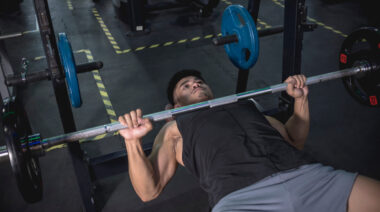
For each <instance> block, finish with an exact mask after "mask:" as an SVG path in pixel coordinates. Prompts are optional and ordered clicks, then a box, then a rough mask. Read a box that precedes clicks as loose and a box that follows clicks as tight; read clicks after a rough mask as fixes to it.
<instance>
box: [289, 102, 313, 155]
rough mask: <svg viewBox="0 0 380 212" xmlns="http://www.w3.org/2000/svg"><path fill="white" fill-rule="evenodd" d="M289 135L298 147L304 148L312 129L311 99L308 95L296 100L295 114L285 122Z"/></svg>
mask: <svg viewBox="0 0 380 212" xmlns="http://www.w3.org/2000/svg"><path fill="white" fill-rule="evenodd" d="M285 128H286V130H287V132H288V134H289V137H290V138H291V139H292V141H293V142H294V145H295V146H296V147H297V148H298V149H303V147H304V145H305V141H306V139H307V136H308V134H309V129H310V114H309V101H308V98H307V97H301V98H297V99H295V100H294V112H293V115H292V116H291V117H290V118H289V120H288V121H287V122H286V124H285Z"/></svg>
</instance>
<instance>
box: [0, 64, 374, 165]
mask: <svg viewBox="0 0 380 212" xmlns="http://www.w3.org/2000/svg"><path fill="white" fill-rule="evenodd" d="M379 67H380V65H379V64H377V63H370V62H368V61H362V63H361V64H360V65H358V66H355V67H352V68H347V69H343V70H339V71H334V72H330V73H326V74H321V75H316V76H312V77H309V78H307V81H306V85H308V86H309V85H313V84H319V83H322V82H326V81H330V80H334V79H340V78H343V77H349V76H353V75H357V74H371V73H374V72H377V71H378V70H379ZM286 87H287V83H279V84H276V85H272V86H269V87H265V88H261V89H256V90H251V91H246V92H242V93H238V94H233V95H229V96H225V97H220V98H216V99H212V100H208V101H204V102H200V103H196V104H192V105H188V106H184V107H179V108H174V109H171V110H164V111H160V112H156V113H151V114H147V115H145V116H143V118H148V119H149V120H151V121H154V122H157V121H162V120H165V119H168V118H172V117H173V116H175V115H179V114H183V113H186V112H191V111H196V110H199V109H203V108H213V107H217V106H221V105H226V104H230V103H234V102H237V101H238V100H241V99H246V98H252V97H256V96H260V95H266V94H274V93H278V92H282V91H286ZM126 128H127V127H125V126H124V125H122V124H120V122H114V123H110V124H104V125H100V126H96V127H93V128H89V129H85V130H80V131H77V132H72V133H67V134H62V135H58V136H54V137H50V138H46V139H41V140H38V139H37V140H35V141H33V142H23V143H22V147H23V149H30V150H31V151H32V152H33V151H41V150H44V149H47V148H49V147H52V146H56V145H59V144H63V143H67V142H73V141H78V140H80V139H84V138H89V137H92V136H97V135H101V134H104V133H111V132H115V131H118V130H121V129H126ZM7 156H8V154H7V150H6V148H4V146H3V147H0V161H3V159H1V158H4V157H7Z"/></svg>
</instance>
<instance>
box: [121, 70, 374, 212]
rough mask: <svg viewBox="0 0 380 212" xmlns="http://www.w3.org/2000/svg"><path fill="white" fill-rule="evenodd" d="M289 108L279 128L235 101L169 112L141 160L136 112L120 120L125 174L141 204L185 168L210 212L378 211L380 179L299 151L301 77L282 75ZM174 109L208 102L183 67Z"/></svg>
mask: <svg viewBox="0 0 380 212" xmlns="http://www.w3.org/2000/svg"><path fill="white" fill-rule="evenodd" d="M285 82H286V83H288V86H287V93H288V94H289V95H290V96H292V97H293V98H294V113H293V115H292V116H291V117H290V118H289V120H288V121H287V122H286V124H285V125H283V124H282V123H281V122H279V121H278V120H276V119H274V118H272V117H267V116H263V115H262V114H261V113H260V112H259V111H258V110H257V108H256V107H255V105H254V104H253V103H251V102H250V101H248V100H246V101H239V102H237V103H234V104H228V105H224V106H220V107H215V108H211V109H203V110H200V111H195V112H190V113H187V114H183V115H179V116H178V117H175V120H173V121H170V122H168V123H166V124H165V125H164V126H163V128H162V129H161V130H160V132H159V133H158V135H157V137H156V139H155V141H154V144H153V148H152V153H151V154H150V155H149V157H146V156H145V154H144V151H143V149H142V147H141V139H142V137H144V136H145V135H146V134H147V133H148V132H149V131H150V130H152V128H153V127H152V124H151V122H150V121H149V120H148V119H142V118H141V117H142V111H141V110H140V109H137V110H135V111H131V112H130V113H128V114H125V115H124V116H120V117H119V121H120V123H122V124H123V125H126V126H128V129H124V130H120V134H121V135H122V136H123V137H124V139H125V145H126V149H127V153H128V163H129V176H130V178H131V182H132V185H133V187H134V189H135V191H136V193H137V195H138V196H139V197H140V198H141V199H142V201H150V200H152V199H154V198H156V197H157V196H158V195H159V194H160V193H161V192H162V190H163V189H164V187H165V186H166V184H167V183H168V182H169V180H170V179H171V178H172V177H173V175H174V174H175V171H176V169H177V166H178V164H180V165H182V166H184V167H186V168H187V169H188V170H189V171H190V172H191V173H192V174H193V175H194V176H195V177H196V178H197V179H198V180H199V182H200V186H201V187H202V188H203V189H204V190H205V191H206V192H207V193H208V194H209V204H210V206H211V207H213V211H271V212H272V211H307V212H311V211H334V212H337V211H342V212H343V211H349V212H356V211H365V212H371V211H373V212H374V211H380V203H379V201H378V200H379V199H380V182H378V181H375V180H373V179H370V178H367V177H364V176H361V175H357V174H354V173H348V172H345V171H342V170H334V169H332V168H331V167H328V166H323V165H321V164H319V163H314V162H313V161H312V160H310V159H309V157H307V156H306V155H305V154H304V153H303V152H302V151H301V150H302V149H303V147H304V144H305V141H306V138H307V135H308V132H309V106H308V98H307V95H308V88H307V86H306V85H305V82H306V77H305V76H303V75H296V76H292V77H289V78H288V79H287V80H286V81H285ZM168 98H169V101H170V103H171V104H172V105H173V106H174V107H175V108H177V107H182V106H186V105H189V104H194V103H197V102H201V101H206V100H210V99H213V93H212V91H211V89H210V87H209V86H208V85H207V84H206V83H205V81H204V80H203V78H202V76H201V74H200V72H198V71H195V70H183V71H180V72H178V73H176V74H175V75H174V76H173V77H172V79H171V80H170V82H169V86H168Z"/></svg>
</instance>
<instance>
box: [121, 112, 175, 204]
mask: <svg viewBox="0 0 380 212" xmlns="http://www.w3.org/2000/svg"><path fill="white" fill-rule="evenodd" d="M119 121H120V123H122V124H124V125H127V126H132V127H128V129H124V130H120V134H121V135H122V136H123V137H124V140H125V146H126V149H127V155H128V169H129V177H130V179H131V182H132V185H133V188H134V189H135V191H136V193H137V195H138V196H139V197H140V198H141V200H142V201H144V202H146V201H150V200H152V199H155V198H156V197H157V196H158V195H159V194H160V193H161V192H162V190H163V188H164V187H165V185H166V184H167V183H168V182H169V180H170V179H171V177H172V176H173V175H174V173H175V170H176V168H177V162H176V158H175V152H173V147H172V146H173V142H170V140H169V139H170V138H169V137H168V136H170V130H168V129H170V125H171V123H168V124H166V125H165V126H164V127H163V128H162V129H161V130H160V132H159V134H158V135H157V137H156V139H155V141H154V144H153V149H152V154H151V155H150V156H149V158H147V157H146V156H145V153H144V151H143V148H142V146H141V139H142V137H143V136H145V135H146V134H147V133H148V132H149V131H150V130H151V129H152V124H151V123H150V121H149V120H148V119H141V110H136V111H131V112H130V113H129V114H125V115H124V116H121V117H119Z"/></svg>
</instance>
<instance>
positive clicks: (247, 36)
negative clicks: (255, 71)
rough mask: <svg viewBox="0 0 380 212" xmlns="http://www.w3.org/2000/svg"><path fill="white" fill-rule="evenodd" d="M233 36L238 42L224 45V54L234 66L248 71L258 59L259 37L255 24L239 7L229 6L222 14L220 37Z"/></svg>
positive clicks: (245, 11)
mask: <svg viewBox="0 0 380 212" xmlns="http://www.w3.org/2000/svg"><path fill="white" fill-rule="evenodd" d="M233 34H235V35H236V36H237V37H238V40H239V42H236V43H230V44H226V45H224V48H225V50H226V53H227V55H228V57H229V58H230V60H231V62H232V63H233V64H234V65H235V66H237V67H238V68H239V69H244V70H248V69H249V68H251V67H252V66H254V65H255V64H256V62H257V59H258V57H259V37H258V34H257V30H256V25H255V22H254V21H253V19H252V17H251V15H250V14H249V12H248V11H247V10H246V9H245V8H244V7H243V6H241V5H231V6H229V7H227V8H226V9H225V10H224V12H223V17H222V35H223V36H227V35H233Z"/></svg>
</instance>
